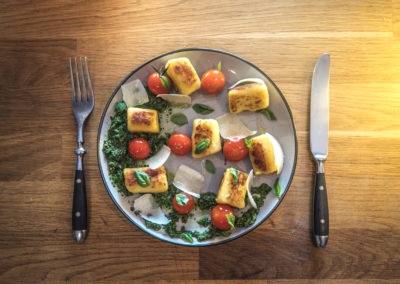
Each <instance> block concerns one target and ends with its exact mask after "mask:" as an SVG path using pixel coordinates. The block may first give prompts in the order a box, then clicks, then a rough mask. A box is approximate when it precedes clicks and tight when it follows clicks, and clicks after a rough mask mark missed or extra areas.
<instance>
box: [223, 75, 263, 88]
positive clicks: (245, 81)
mask: <svg viewBox="0 0 400 284" xmlns="http://www.w3.org/2000/svg"><path fill="white" fill-rule="evenodd" d="M251 83H262V84H264V85H265V82H264V81H263V80H261V79H258V78H247V79H242V80H239V81H237V82H236V83H235V84H233V85H232V86H231V87H229V89H233V88H236V87H238V86H242V85H247V84H251Z"/></svg>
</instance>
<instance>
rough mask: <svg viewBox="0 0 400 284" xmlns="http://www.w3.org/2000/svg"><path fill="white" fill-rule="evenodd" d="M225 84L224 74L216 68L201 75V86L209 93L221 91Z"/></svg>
mask: <svg viewBox="0 0 400 284" xmlns="http://www.w3.org/2000/svg"><path fill="white" fill-rule="evenodd" d="M224 86H225V76H224V74H223V73H222V72H221V71H219V70H216V69H212V70H209V71H207V72H206V73H204V74H203V76H202V77H201V88H202V89H203V91H204V92H206V93H207V94H210V95H212V94H216V93H219V92H220V91H221V90H222V89H223V88H224Z"/></svg>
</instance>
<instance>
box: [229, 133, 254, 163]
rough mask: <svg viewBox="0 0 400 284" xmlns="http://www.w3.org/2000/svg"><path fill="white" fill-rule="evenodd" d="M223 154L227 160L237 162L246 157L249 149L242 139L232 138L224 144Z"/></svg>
mask: <svg viewBox="0 0 400 284" xmlns="http://www.w3.org/2000/svg"><path fill="white" fill-rule="evenodd" d="M223 152H224V156H225V158H226V159H227V160H229V161H233V162H237V161H241V160H243V159H244V158H245V157H246V156H247V154H248V153H249V149H248V148H247V147H246V144H245V143H244V140H243V139H238V138H232V139H230V140H228V141H226V142H225V144H224V148H223Z"/></svg>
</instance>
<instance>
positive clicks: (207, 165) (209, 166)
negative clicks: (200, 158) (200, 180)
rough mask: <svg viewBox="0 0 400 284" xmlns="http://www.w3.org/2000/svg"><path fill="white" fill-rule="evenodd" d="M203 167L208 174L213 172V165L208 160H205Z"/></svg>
mask: <svg viewBox="0 0 400 284" xmlns="http://www.w3.org/2000/svg"><path fill="white" fill-rule="evenodd" d="M205 168H206V170H207V172H209V173H210V174H215V166H214V164H213V162H211V161H210V160H206V164H205Z"/></svg>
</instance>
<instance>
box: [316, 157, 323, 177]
mask: <svg viewBox="0 0 400 284" xmlns="http://www.w3.org/2000/svg"><path fill="white" fill-rule="evenodd" d="M315 162H316V163H317V174H321V173H324V172H325V170H324V163H325V160H320V159H318V160H315Z"/></svg>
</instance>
